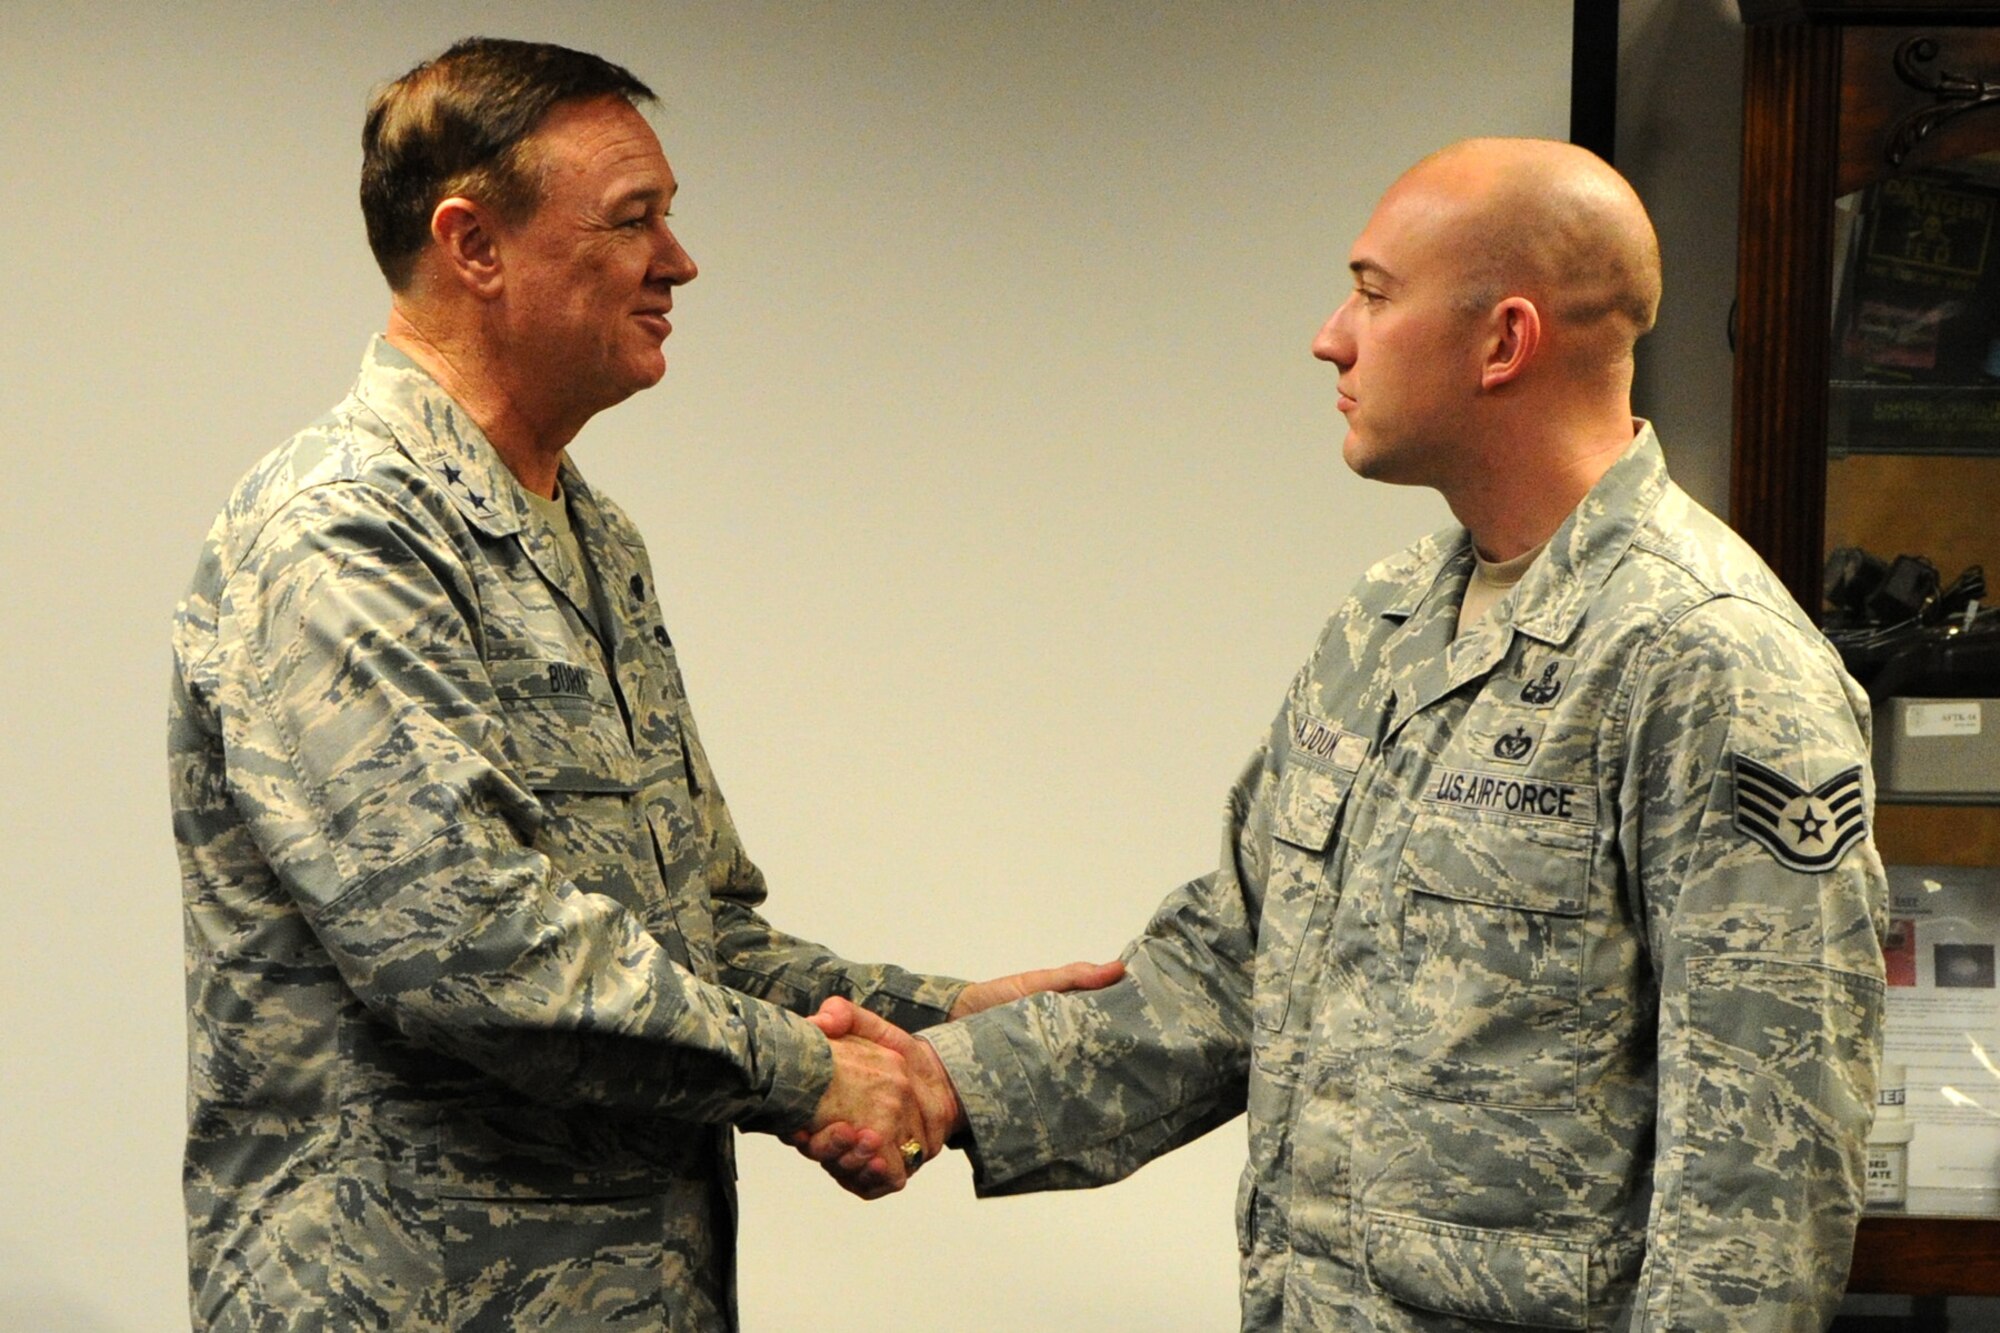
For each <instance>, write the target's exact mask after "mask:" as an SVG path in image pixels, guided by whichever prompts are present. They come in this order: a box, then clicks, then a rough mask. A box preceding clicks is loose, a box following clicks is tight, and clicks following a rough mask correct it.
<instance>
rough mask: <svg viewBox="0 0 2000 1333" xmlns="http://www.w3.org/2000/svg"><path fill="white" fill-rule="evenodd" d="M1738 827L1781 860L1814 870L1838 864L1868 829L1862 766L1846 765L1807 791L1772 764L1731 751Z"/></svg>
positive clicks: (1798, 867) (1805, 869)
mask: <svg viewBox="0 0 2000 1333" xmlns="http://www.w3.org/2000/svg"><path fill="white" fill-rule="evenodd" d="M1733 760H1734V768H1735V774H1736V828H1737V831H1738V832H1740V833H1743V834H1745V835H1747V836H1748V837H1750V838H1751V839H1752V840H1754V841H1756V842H1757V843H1759V844H1760V845H1762V846H1763V848H1764V849H1765V850H1766V851H1768V852H1770V853H1771V855H1773V856H1775V857H1777V858H1778V863H1779V864H1780V865H1784V866H1788V867H1790V868H1791V869H1793V870H1802V871H1805V872H1806V873H1807V874H1812V873H1815V872H1817V871H1821V870H1828V869H1831V868H1832V867H1833V866H1834V865H1836V864H1838V863H1839V861H1840V858H1841V857H1842V855H1844V854H1845V853H1846V851H1847V849H1848V848H1849V847H1851V846H1853V845H1854V844H1855V842H1857V841H1858V840H1859V839H1860V837H1861V835H1862V834H1863V833H1865V832H1867V831H1868V826H1867V822H1866V821H1865V820H1864V819H1863V818H1862V814H1861V768H1860V766H1859V765H1856V766H1855V767H1853V768H1848V769H1843V770H1842V771H1841V772H1839V773H1836V774H1834V775H1833V776H1832V777H1830V778H1828V779H1827V780H1826V781H1825V782H1822V783H1820V784H1819V786H1817V787H1814V788H1813V789H1812V790H1811V791H1807V790H1806V789H1805V788H1804V787H1801V786H1799V784H1798V783H1796V782H1793V781H1792V780H1791V779H1790V778H1788V777H1786V776H1785V775H1784V774H1783V773H1780V772H1778V771H1777V770H1776V769H1774V768H1767V767H1765V766H1764V765H1763V764H1760V763H1758V762H1757V761H1756V760H1754V759H1746V758H1744V757H1743V756H1742V755H1740V754H1739V755H1735V756H1733Z"/></svg>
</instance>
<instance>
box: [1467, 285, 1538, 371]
mask: <svg viewBox="0 0 2000 1333" xmlns="http://www.w3.org/2000/svg"><path fill="white" fill-rule="evenodd" d="M1488 319H1489V320H1490V321H1491V323H1490V324H1489V325H1488V334H1489V337H1488V341H1487V344H1486V356H1485V360H1484V361H1483V363H1482V364H1481V365H1480V368H1479V387H1480V388H1482V389H1497V388H1499V387H1500V386H1501V385H1503V384H1510V383H1512V382H1513V381H1514V380H1516V379H1518V378H1519V377H1520V375H1521V373H1522V372H1523V371H1525V370H1526V369H1527V368H1528V363H1529V362H1530V361H1533V360H1534V359H1535V352H1536V351H1537V350H1538V349H1539V348H1540V347H1541V345H1542V312H1541V311H1539V310H1537V309H1535V303H1534V302H1533V301H1530V300H1529V299H1528V298H1527V297H1525V296H1510V297H1508V298H1507V299H1506V300H1504V301H1502V302H1501V303H1500V304H1498V305H1496V306H1494V307H1493V311H1492V313H1491V314H1490V315H1489V316H1488Z"/></svg>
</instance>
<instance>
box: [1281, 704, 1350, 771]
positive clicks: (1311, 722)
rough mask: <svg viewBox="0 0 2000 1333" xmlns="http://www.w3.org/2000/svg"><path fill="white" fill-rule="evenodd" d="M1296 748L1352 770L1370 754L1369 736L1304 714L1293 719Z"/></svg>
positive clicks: (1305, 755) (1302, 753) (1322, 761)
mask: <svg viewBox="0 0 2000 1333" xmlns="http://www.w3.org/2000/svg"><path fill="white" fill-rule="evenodd" d="M1292 752H1293V753H1294V754H1297V755H1300V756H1302V757H1303V758H1306V759H1310V760H1316V761H1317V762H1318V763H1320V764H1321V765H1329V764H1330V765H1332V766H1333V767H1334V768H1337V769H1339V770H1340V771H1341V772H1343V773H1352V772H1353V771H1354V770H1355V769H1357V768H1359V767H1361V761H1362V760H1363V759H1366V758H1367V757H1368V738H1367V737H1366V736H1363V735H1360V734H1359V733H1357V732H1352V731H1342V730H1341V729H1340V728H1339V727H1336V726H1332V725H1330V724H1328V723H1325V722H1322V721H1320V720H1319V719H1318V718H1316V717H1307V716H1305V715H1304V714H1300V715H1298V716H1296V717H1294V718H1293V719H1292Z"/></svg>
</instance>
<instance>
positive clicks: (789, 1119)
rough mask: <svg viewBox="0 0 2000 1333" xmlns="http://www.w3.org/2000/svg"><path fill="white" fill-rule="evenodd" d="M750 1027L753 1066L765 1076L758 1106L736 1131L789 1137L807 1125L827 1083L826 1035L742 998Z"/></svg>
mask: <svg viewBox="0 0 2000 1333" xmlns="http://www.w3.org/2000/svg"><path fill="white" fill-rule="evenodd" d="M745 1001H746V1002H745V1005H744V1008H745V1010H746V1011H747V1016H749V1017H750V1022H751V1024H752V1025H753V1031H752V1033H751V1041H752V1049H753V1050H755V1051H756V1052H757V1064H758V1067H759V1069H760V1071H762V1070H768V1071H769V1074H770V1083H769V1090H768V1091H767V1092H766V1094H765V1096H764V1101H763V1104H762V1105H761V1106H759V1107H758V1108H757V1109H756V1110H755V1111H754V1112H752V1113H751V1114H750V1115H749V1116H747V1117H745V1118H744V1119H743V1120H742V1121H741V1122H740V1124H741V1126H742V1127H743V1128H744V1129H747V1130H754V1131H757V1132H759V1133H764V1134H789V1133H791V1132H792V1131H793V1130H796V1129H803V1128H805V1127H806V1126H807V1125H808V1124H810V1123H811V1122H812V1117H813V1111H814V1110H816V1109H817V1108H818V1106H819V1099H820V1098H821V1097H823V1096H825V1095H826V1089H827V1085H828V1084H830V1083H832V1082H833V1047H832V1046H831V1045H830V1044H829V1043H828V1042H827V1039H826V1034H825V1033H823V1032H821V1031H820V1030H819V1029H818V1028H816V1027H814V1026H813V1025H812V1024H811V1023H808V1022H807V1021H806V1020H805V1019H803V1018H800V1017H799V1016H798V1015H797V1014H794V1013H789V1012H787V1011H786V1010H783V1009H780V1008H778V1007H777V1006H776V1005H773V1004H765V1003H764V1002H763V1001H761V1000H752V999H749V998H748V997H745Z"/></svg>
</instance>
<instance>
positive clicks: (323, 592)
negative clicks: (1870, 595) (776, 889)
mask: <svg viewBox="0 0 2000 1333" xmlns="http://www.w3.org/2000/svg"><path fill="white" fill-rule="evenodd" d="M562 486H563V489H564V491H565V492H566V493H567V495H568V499H569V505H570V512H571V518H572V523H573V526H574V528H575V531H576V535H577V538H578V540H579V541H580V543H581V546H582V549H583V551H584V552H585V553H586V558H587V559H588V561H589V562H590V564H591V566H592V571H594V575H595V576H594V577H592V571H586V570H582V569H578V568H577V567H576V565H575V562H574V561H573V560H571V559H569V558H568V557H567V556H565V554H564V553H563V549H562V543H561V542H560V541H559V540H558V538H557V536H556V534H555V533H554V532H553V530H552V529H551V528H550V527H549V525H548V524H547V523H546V522H545V521H544V520H542V519H541V518H539V517H538V516H536V515H535V514H533V512H532V511H531V509H530V508H529V506H528V504H527V501H526V499H525V498H524V495H523V493H522V492H521V490H520V488H519V487H518V485H517V484H516V483H515V481H514V479H513V477H512V475H511V474H510V473H508V471H507V470H506V468H505V467H504V465H503V464H502V463H501V462H500V460H499V457H498V456H497V455H496V454H495V453H494V452H493V449H492V447H491V445H489V444H488V443H487V442H486V440H485V438H484V436H482V435H481V434H480V432H479V430H478V428H477V427H476V426H474V425H473V423H472V422H471V421H470V420H469V419H468V418H467V417H466V416H465V414H464V413H463V411H461V410H460V409H459V408H458V407H457V405H456V404H454V403H453V402H452V401H451V400H450V399H449V398H447V397H446V396H445V395H444V393H443V392H442V391H440V390H439V389H438V387H437V385H436V384H435V383H434V382H433V381H432V380H431V379H430V378H429V377H428V376H427V375H425V374H424V373H423V372H422V371H421V370H419V369H418V368H417V367H416V366H415V365H414V364H413V363H412V362H410V361H409V360H408V359H407V358H405V357H404V356H402V354H401V353H399V352H397V351H396V350H395V349H393V348H391V347H390V346H389V345H388V344H387V343H386V342H383V341H381V340H379V339H378V340H377V341H376V342H375V343H374V344H373V345H372V346H371V347H370V349H369V352H368V357H367V360H366V361H365V363H364V365H363V367H362V372H361V376H360V379H359V381H358V383H357V384H356V387H355V389H354V392H353V394H352V395H351V396H350V397H349V398H348V399H347V400H346V401H344V402H343V403H341V404H340V406H339V407H338V408H336V409H335V411H334V412H333V414H332V415H331V416H329V417H328V418H326V419H325V420H323V421H321V422H320V423H318V424H316V425H315V426H313V427H311V428H310V429H308V430H306V431H304V432H302V433H301V434H300V435H298V436H296V437H295V438H294V439H292V440H291V441H290V442H289V443H287V444H286V445H285V446H283V447H282V448H280V449H279V450H277V451H276V452H275V453H273V454H271V455H270V456H269V457H267V458H266V459H264V460H263V462H262V463H260V464H259V465H258V466H257V467H256V468H255V469H254V470H253V471H252V472H251V473H250V475H249V476H248V477H247V478H245V480H244V481H243V482H242V483H241V485H240V486H239V487H238V488H237V490H236V492H235V494H234V495H233V496H232V497H231V499H230V501H229V503H228V505H227V507H226V508H225V509H224V511H223V513H222V515H221V516H220V518H219V519H218V520H217V522H216V524H215V527H214V528H213V530H212V531H211V533H210V535H209V539H208V542H207V544H206V546H205V548H204V550H203V552H202V556H201V560H200V563H199V565H198V567H197V569H196V572H195V577H194V581H193V584H192V586H191V587H190V589H189V591H188V594H187V596H186V599H185V600H184V601H183V603H182V604H181V606H180V608H179V611H178V614H177V617H176V622H175V631H174V659H175V677H174V689H173V702H172V714H171V722H170V752H171V754H170V757H171V766H172V795H173V806H174V829H175V835H176V839H177V841H178V844H179V851H180V857H181V866H182V874H183V880H184V891H185V922H186V934H187V987H188V1040H189V1078H188V1083H189V1087H188V1140H187V1155H186V1163H185V1173H184V1174H185V1190H186V1201H187V1209H188V1227H189V1259H190V1285H191V1293H190V1295H191V1300H192V1304H193V1314H194V1322H195V1324H196V1326H197V1327H199V1328H202V1329H211V1328H212V1329H273V1330H276V1329H286V1330H300V1329H329V1330H347V1329H359V1328H388V1329H396V1330H418V1331H423V1330H447V1329H451V1330H459V1329H467V1330H470V1329H495V1330H501V1329H523V1328H551V1329H562V1330H565V1331H568V1330H614V1329H615V1330H662V1329H673V1330H676V1331H679V1330H689V1329H700V1330H707V1329H724V1328H730V1327H733V1326H734V1322H735V1320H734V1310H733V1292H732V1287H731V1269H732V1265H731V1244H732V1236H733V1230H732V1229H733V1217H734V1199H733V1183H732V1180H733V1174H734V1173H733V1169H732V1164H731V1156H730V1154H731V1146H730V1128H729V1126H731V1125H732V1124H733V1125H738V1126H743V1127H746V1128H756V1129H765V1130H771V1131H780V1130H787V1129H790V1128H792V1127H795V1126H798V1125H800V1124H802V1123H804V1122H805V1121H806V1120H807V1119H808V1118H809V1116H810V1114H811V1112H812V1110H813V1107H814V1106H815V1104H816V1102H817V1100H818V1098H819V1095H820V1093H821V1092H822V1091H823V1089H824V1088H825V1086H826V1083H827V1080H828V1079H829V1077H830V1075H831V1071H832V1060H831V1056H830V1054H829V1052H828V1048H827V1044H826V1041H825V1039H824V1038H822V1037H821V1036H820V1035H819V1033H818V1032H817V1030H815V1029H814V1028H812V1027H811V1026H810V1025H809V1024H807V1023H806V1022H805V1021H804V1020H803V1019H802V1018H801V1017H798V1016H797V1015H799V1014H802V1013H808V1012H810V1011H812V1010H813V1009H816V1008H817V1007H818V1005H819V1003H820V1001H821V1000H823V999H824V998H826V997H827V996H828V995H830V994H833V993H841V994H845V995H848V996H851V997H852V998H854V999H855V1000H857V1001H858V1002H861V1003H864V1004H866V1005H867V1006H868V1007H869V1008H871V1009H874V1010H876V1011H877V1012H880V1013H882V1014H884V1015H885V1016H887V1017H889V1018H890V1019H892V1020H893V1021H895V1022H897V1023H900V1024H903V1025H905V1026H909V1027H924V1026H928V1025H929V1024H931V1023H935V1022H938V1021H941V1020H942V1019H943V1017H944V1015H945V1013H946V1011H947V1010H948V1008H949V1006H950V1004H951V1002H952V1000H953V999H954V998H955V997H956V995H957V992H958V990H959V989H960V987H961V985H962V983H958V982H954V981H950V980H947V979H944V978H935V977H922V976H917V975H915V974H912V973H909V972H905V971H903V970H901V969H898V968H893V967H880V966H869V965H862V964H856V963H849V962H846V961H844V960H842V959H839V958H836V957H834V956H833V955H832V954H830V953H828V952H827V951H826V950H824V949H823V948H820V947H819V946H817V945H812V944H808V943H805V942H803V941H800V940H796V939H793V938H791V937H789V936H786V935H784V934H781V933H780V932H778V931H776V930H774V929H772V928H771V926H770V925H768V924H767V923H766V922H765V921H764V920H763V918H762V917H761V916H760V915H759V914H758V912H757V910H756V909H757V907H758V905H759V904H760V903H761V902H762V901H763V898H764V884H763V880H762V878H761V876H760V875H759V874H758V872H757V870H756V869H755V867H754V866H752V865H751V863H750V862H749V861H748V859H747V858H746V857H745V855H744V853H743V849H742V847H741V845H740V844H739V842H738V840H737V836H736V831H735V828H734V826H733V825H732V823H731V821H730V818H729V812H728V810H727V808H726V807H725V806H724V804H723V800H722V795H721V793H720V791H719V790H718V788H717V786H716V783H715V778H714V775H713V774H712V773H711V771H710V769H709V766H708V761H707V758H706V756H705V755H704V754H703V751H702V747H701V741H700V739H699V737H698V736H697V734H696V732H695V729H694V722H693V719H692V717H691V716H690V714H689V712H688V706H687V699H686V697H685V694H684V693H683V690H682V686H681V679H680V673H679V671H678V669H677V667H676V665H675V661H674V653H673V649H672V645H671V642H670V640H669V637H668V635H667V633H666V630H665V628H664V626H663V624H662V621H661V616H660V609H659V604H658V601H657V599H656V593H655V586H654V579H653V574H652V570H651V567H650V566H649V564H648V562H647V559H646V553H645V548H644V546H643V544H642V543H641V541H640V539H639V535H638V533H637V532H636V531H635V530H634V529H633V527H632V525H631V523H630V521H629V520H628V519H627V518H626V517H625V516H624V515H623V514H622V513H621V512H620V511H619V510H618V509H617V508H615V507H614V506H613V505H612V504H611V503H610V502H609V501H608V500H606V499H605V498H603V497H602V496H599V495H597V494H595V493H594V492H593V491H592V490H591V489H590V488H589V486H588V485H586V484H585V482H584V481H583V479H582V477H581V476H579V475H578V474H577V473H576V471H575V470H574V469H573V468H570V467H568V466H567V465H565V467H564V470H563V473H562Z"/></svg>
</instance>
